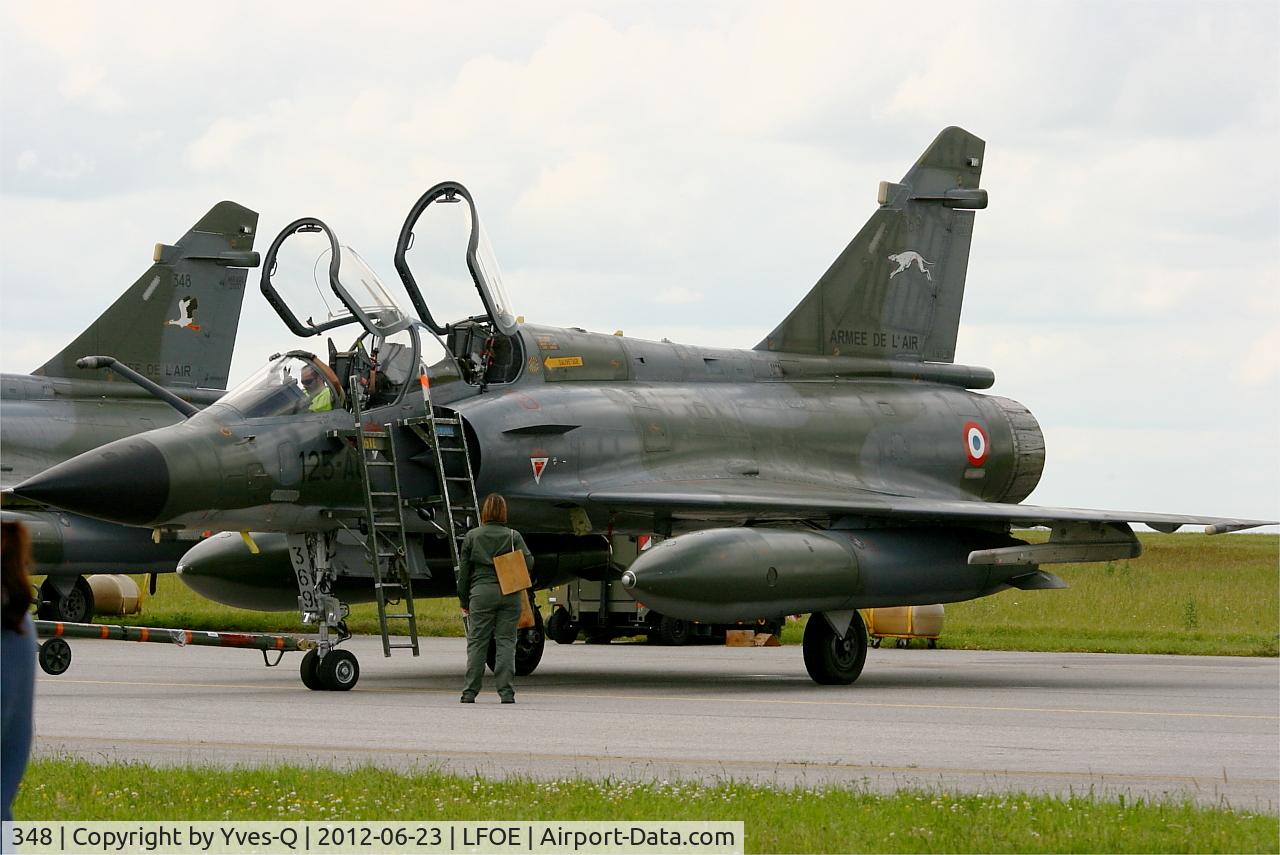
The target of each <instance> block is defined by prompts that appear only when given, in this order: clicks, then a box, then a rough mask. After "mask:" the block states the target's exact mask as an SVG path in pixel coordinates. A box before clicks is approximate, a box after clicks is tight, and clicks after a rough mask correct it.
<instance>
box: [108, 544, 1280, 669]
mask: <svg viewBox="0 0 1280 855" xmlns="http://www.w3.org/2000/svg"><path fill="white" fill-rule="evenodd" d="M1025 536H1026V537H1027V538H1028V539H1029V540H1043V539H1044V533H1043V532H1035V531H1033V532H1027V533H1025ZM1141 539H1142V543H1143V548H1144V554H1143V556H1142V557H1141V558H1138V559H1134V560H1130V561H1119V562H1114V563H1111V564H1105V565H1102V564H1065V565H1058V566H1054V567H1051V568H1048V569H1051V570H1053V572H1055V573H1057V574H1058V575H1060V576H1062V577H1063V578H1064V579H1065V580H1066V581H1067V582H1068V583H1069V584H1070V586H1071V587H1070V588H1068V589H1067V590H1061V591H1017V590H1011V591H1004V592H1002V593H999V594H996V595H995V596H991V597H984V598H982V599H979V600H971V601H969V602H964V603H952V604H948V605H947V616H946V625H945V627H944V630H943V636H942V639H941V641H940V645H941V646H942V647H952V648H966V649H987V650H1045V651H1082V652H1107V653H1187V654H1216V655H1232V656H1276V655H1278V654H1280V585H1278V584H1277V579H1278V576H1277V566H1278V564H1280V537H1277V536H1275V535H1247V534H1237V535H1228V536H1217V537H1209V536H1207V535H1203V534H1143V535H1141ZM139 581H144V580H142V578H141V577H139ZM540 596H541V597H542V598H543V600H544V602H545V594H542V595H540ZM417 605H418V615H419V618H418V625H419V628H420V632H421V634H423V635H431V636H460V635H461V634H462V623H461V621H460V620H459V618H458V608H457V602H456V601H455V600H453V599H444V600H419V601H418V604H417ZM544 613H545V611H544ZM102 620H104V621H105V620H114V622H117V623H145V624H148V625H152V626H182V627H188V628H193V629H239V630H249V631H281V632H299V631H302V626H301V624H300V623H299V621H298V618H297V615H296V614H293V613H289V612H254V611H246V610H243V609H234V608H230V607H227V606H221V605H218V604H216V603H212V602H209V601H208V600H204V599H201V598H200V597H198V596H196V595H195V594H193V593H192V592H191V591H189V590H188V589H187V588H186V587H185V586H183V585H182V583H181V582H180V581H178V579H177V577H176V576H172V575H169V576H161V577H160V587H159V590H158V592H157V593H156V595H155V596H154V597H151V598H149V599H148V601H147V603H146V607H145V610H144V612H143V614H142V615H140V616H131V617H128V618H116V619H105V618H104V619H102ZM350 625H351V628H352V629H353V631H355V632H363V633H376V632H377V631H378V621H377V613H376V611H375V610H374V607H373V606H371V605H365V606H356V607H354V608H353V609H352V614H351V620H350ZM801 633H802V625H800V624H794V623H793V624H791V625H789V626H788V627H787V628H786V630H785V631H784V632H783V636H782V640H783V642H784V643H796V644H798V643H799V641H800V637H801ZM917 643H919V642H917Z"/></svg>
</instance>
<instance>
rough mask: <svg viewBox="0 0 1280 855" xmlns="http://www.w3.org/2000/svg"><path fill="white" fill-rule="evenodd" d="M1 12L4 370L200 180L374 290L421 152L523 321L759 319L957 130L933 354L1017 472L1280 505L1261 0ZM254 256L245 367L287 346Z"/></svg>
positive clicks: (179, 217)
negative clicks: (997, 398) (1011, 422)
mask: <svg viewBox="0 0 1280 855" xmlns="http://www.w3.org/2000/svg"><path fill="white" fill-rule="evenodd" d="M0 9H3V18H2V25H0V32H2V35H0V74H2V78H0V80H2V84H0V85H2V86H3V90H2V92H0V99H2V100H0V103H2V104H3V114H2V120H3V124H2V126H0V133H2V152H3V153H2V162H0V205H2V207H0V219H2V225H3V252H2V254H0V265H2V266H0V274H2V276H0V368H2V369H3V370H4V371H8V372H22V373H25V372H28V371H30V370H31V369H33V368H35V367H36V366H38V365H40V364H41V363H42V362H43V361H44V360H45V359H47V358H48V357H49V356H50V355H51V354H53V353H55V352H57V351H58V350H60V349H61V348H62V347H63V346H64V345H65V344H66V343H67V342H68V341H69V340H70V339H71V338H73V337H74V335H75V334H76V333H77V332H79V331H80V330H81V329H83V328H84V327H85V326H86V325H87V324H88V323H90V322H91V321H92V320H93V319H94V318H95V317H96V316H97V315H98V314H99V313H100V312H101V311H102V310H103V309H104V308H105V307H106V306H107V305H109V304H110V302H111V301H112V300H113V299H114V298H115V297H116V296H117V295H118V294H119V293H120V292H121V291H123V290H124V288H126V287H127V286H128V285H129V284H131V283H132V282H133V280H134V279H135V278H136V277H137V276H138V275H139V274H140V273H141V272H142V271H143V270H144V269H145V268H146V266H147V265H148V264H149V260H150V253H151V246H152V244H153V243H155V242H156V241H166V242H172V241H174V240H175V239H177V238H178V237H179V236H180V235H181V234H182V233H183V232H184V231H185V230H186V229H187V228H188V227H189V226H190V225H191V224H192V223H193V222H195V220H196V219H197V218H198V217H199V216H200V215H201V214H203V213H204V212H205V211H206V210H207V209H208V208H209V207H210V206H211V205H212V204H213V203H214V202H215V201H217V200H219V199H234V200H236V201H239V202H241V203H243V204H245V205H248V206H249V207H251V208H254V209H255V210H258V211H260V212H261V220H260V224H259V232H260V238H259V246H258V248H259V249H260V250H262V251H265V249H266V245H267V242H268V241H269V239H270V238H271V237H273V236H274V235H275V233H276V232H277V231H278V230H279V229H280V228H282V227H283V226H284V225H285V224H286V223H288V222H289V221H291V220H293V219H295V218H297V217H300V216H304V215H311V216H318V217H321V218H322V219H324V220H326V221H327V222H328V223H329V224H330V225H331V226H333V227H334V229H335V231H337V232H338V234H339V235H340V237H341V239H342V240H343V241H344V242H347V243H350V244H351V245H352V246H355V247H357V248H359V249H360V251H361V253H362V254H363V255H364V256H365V258H366V259H367V260H368V261H369V262H370V263H371V264H372V265H373V266H374V268H375V269H376V270H377V271H378V272H379V273H380V274H381V275H382V277H383V278H384V280H385V281H387V282H388V284H393V283H394V284H396V287H397V288H398V280H397V279H396V278H395V274H394V270H393V268H392V266H391V256H392V252H393V250H394V244H395V239H396V236H397V233H398V231H399V228H400V224H401V222H402V220H403V218H404V216H405V214H406V212H407V210H408V208H409V206H410V205H411V204H412V202H413V201H414V200H415V199H416V198H417V197H418V195H420V194H421V193H422V191H424V190H425V189H426V188H427V187H429V186H430V185H432V184H434V183H435V182H437V181H440V180H442V179H446V178H452V179H456V180H460V181H462V182H464V183H465V184H467V185H468V187H469V188H470V189H471V190H472V192H473V194H474V195H475V197H476V200H477V204H478V207H479V209H480V213H481V216H482V219H483V220H484V221H485V223H486V227H487V230H488V232H489V235H490V237H491V238H492V241H493V243H494V246H495V249H496V251H497V254H498V257H499V258H500V259H501V262H502V266H503V269H504V273H505V279H506V284H507V288H508V290H509V291H510V293H511V296H512V298H513V301H514V303H515V305H516V308H517V310H518V311H519V312H520V313H522V314H523V315H525V316H526V317H527V319H528V320H530V321H532V322H538V323H548V324H560V325H576V326H583V327H587V328H588V329H595V330H601V331H606V332H612V331H613V330H615V329H623V330H625V331H626V332H627V334H629V335H638V336H643V337H648V338H661V337H663V336H666V337H669V338H671V339H673V340H676V341H682V342H688V343H694V344H714V345H718V346H736V347H751V346H753V345H754V344H755V343H756V342H758V341H759V340H760V339H761V338H762V337H763V336H764V334H766V333H767V332H768V331H769V330H771V329H772V328H773V327H774V326H775V325H776V324H777V322H778V321H779V320H780V319H781V318H782V317H783V316H785V315H786V313H787V312H788V311H789V310H790V309H791V308H792V307H793V306H794V305H795V303H797V302H798V301H799V300H800V298H801V297H803V296H804V294H805V293H806V292H807V291H808V289H809V288H810V287H811V286H812V284H813V283H814V281H815V280H816V279H817V278H818V276H819V275H820V274H821V273H822V272H823V271H824V270H825V269H826V267H827V265H828V264H829V263H830V262H831V261H832V260H833V259H834V258H835V256H836V254H837V253H838V252H839V251H840V250H841V249H842V248H843V247H844V245H845V243H847V241H848V240H849V238H850V237H851V236H852V235H853V234H854V232H856V231H857V229H858V228H859V227H860V226H861V224H862V223H863V222H864V221H865V220H866V218H867V217H869V216H870V215H871V213H872V211H873V210H874V208H875V194H876V185H877V182H878V181H880V180H881V179H889V180H897V179H899V178H901V177H902V175H903V174H904V173H905V172H906V170H907V168H908V167H909V166H910V164H911V163H912V162H913V161H914V160H915V158H916V157H917V156H918V155H919V153H920V152H921V151H922V150H923V149H924V147H925V146H926V145H927V144H928V143H929V142H930V140H932V139H933V137H934V136H935V135H936V134H937V132H938V131H939V130H940V129H941V128H942V127H944V126H946V125H949V124H956V125H961V126H962V127H964V128H966V129H968V130H970V131H972V132H973V133H975V134H977V135H978V136H981V137H983V138H984V139H985V140H986V141H987V152H986V162H985V164H984V170H983V176H982V184H983V186H984V187H985V188H987V190H988V191H989V193H990V196H991V206H990V208H988V209H987V210H985V211H981V212H979V213H978V215H977V223H976V228H975V236H974V242H973V252H972V257H971V261H970V265H969V278H968V286H967V293H966V301H965V307H964V315H963V322H962V324H961V329H960V340H959V345H958V349H957V356H956V360H957V361H958V362H964V363H969V364H977V365H984V366H987V367H990V368H992V369H993V370H994V371H995V373H996V378H997V379H996V385H995V387H994V389H993V392H994V393H995V394H1000V395H1005V396H1008V397H1012V398H1015V399H1017V400H1019V401H1022V402H1023V403H1024V404H1026V405H1027V406H1029V407H1030V408H1031V409H1032V411H1033V412H1034V413H1035V414H1036V415H1037V417H1038V418H1039V420H1040V423H1041V425H1042V427H1043V429H1044V433H1045V436H1046V439H1047V444H1048V464H1047V466H1046V469H1045V475H1044V479H1043V480H1042V482H1041V485H1040V487H1039V489H1037V491H1036V492H1035V493H1034V494H1033V495H1032V497H1031V499H1030V501H1032V502H1036V503H1040V504H1055V505H1059V504H1060V505H1074V506H1083V507H1096V508H1116V509H1126V510H1127V509H1144V510H1159V511H1169V512H1187V513H1215V514H1218V513H1220V514H1230V515H1245V516H1253V517H1272V518H1274V517H1276V515H1277V514H1278V513H1280V487H1278V484H1280V477H1278V476H1280V453H1278V451H1277V443H1278V440H1280V201H1278V200H1280V195H1278V191H1280V180H1278V173H1280V166H1278V165H1277V164H1278V163H1280V160H1278V159H1277V157H1276V152H1277V151H1280V122H1278V117H1277V102H1278V98H1277V95H1278V93H1280V56H1278V54H1277V44H1280V20H1278V15H1277V4H1276V3H1275V2H1273V0H1267V1H1266V2H1259V3H1235V2H1215V3H1171V2H1160V3H1114V2H1105V3H1081V2H1072V3H1061V4H1057V3H1024V2H1015V3H1008V4H1003V3H983V2H973V3H963V4H960V3H951V2H945V3H924V4H914V3H893V4H889V3H877V4H855V3H849V2H839V3H833V4H831V5H824V4H819V3H814V2H806V3H800V4H797V3H746V2H731V3H633V4H610V3H549V2H545V3H524V4H481V3H469V4H461V3H450V4H443V3H441V4H430V5H428V4H420V3H416V2H415V3H404V4H398V3H389V2H379V3H371V4H364V6H363V8H358V7H357V6H356V5H355V4H351V3H322V2H314V0H313V1H312V2H307V3H291V2H275V3H269V4H268V3H245V4H238V3H234V2H225V0H224V2H220V3H217V4H213V5H210V4H203V5H195V4H189V5H187V4H175V3H171V2H166V3H159V4H153V5H151V4H146V3H129V4H115V3H87V4H70V3H59V2H43V3H22V4H19V3H16V2H5V3H4V4H3V5H2V6H0ZM461 251H462V248H461V247H459V248H458V264H459V272H461V268H460V265H461ZM257 281H258V273H257V272H256V271H255V272H253V273H252V274H251V276H250V283H251V287H250V289H249V292H248V295H247V297H246V300H245V308H244V315H243V322H242V325H241V332H240V338H239V344H238V347H237V353H236V358H235V362H234V364H233V367H232V382H233V383H234V382H237V381H238V380H240V379H243V378H244V377H245V376H247V375H248V374H249V373H250V372H251V371H253V370H254V368H255V367H257V366H258V365H259V364H260V363H261V362H263V361H264V359H265V358H266V357H267V356H268V355H269V354H271V353H273V352H276V351H279V350H283V349H286V348H287V347H292V346H304V344H305V343H304V342H300V341H298V340H296V339H293V338H292V337H291V336H290V335H289V333H288V331H287V330H286V329H285V327H284V325H283V324H282V323H281V322H280V320H279V319H278V318H277V317H276V315H275V314H274V313H273V312H272V311H271V309H270V308H269V307H268V306H267V304H266V302H265V300H263V299H262V297H261V295H260V294H259V293H258V291H257V287H256V286H257ZM311 344H312V345H313V344H314V340H312V341H311Z"/></svg>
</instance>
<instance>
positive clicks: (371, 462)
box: [364, 460, 395, 466]
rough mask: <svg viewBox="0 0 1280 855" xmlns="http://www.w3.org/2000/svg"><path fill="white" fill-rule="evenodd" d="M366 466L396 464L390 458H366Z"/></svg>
mask: <svg viewBox="0 0 1280 855" xmlns="http://www.w3.org/2000/svg"><path fill="white" fill-rule="evenodd" d="M364 465H365V466H395V464H394V463H392V462H391V461H390V460H366V461H365V462H364Z"/></svg>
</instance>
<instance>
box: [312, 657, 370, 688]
mask: <svg viewBox="0 0 1280 855" xmlns="http://www.w3.org/2000/svg"><path fill="white" fill-rule="evenodd" d="M316 676H318V677H319V678H320V685H321V686H322V687H323V688H325V689H327V690H329V691H330V692H348V691H350V690H351V687H352V686H354V685H355V684H356V682H357V681H358V680H359V679H360V663H359V661H357V660H356V657H355V654H354V653H352V652H351V651H350V650H330V651H329V652H328V653H326V654H325V656H324V658H323V659H321V660H320V665H319V667H317V668H316Z"/></svg>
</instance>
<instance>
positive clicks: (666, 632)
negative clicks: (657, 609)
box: [657, 615, 691, 647]
mask: <svg viewBox="0 0 1280 855" xmlns="http://www.w3.org/2000/svg"><path fill="white" fill-rule="evenodd" d="M690 635H691V631H690V627H689V622H688V621H683V620H680V619H679V618H673V617H669V616H668V615H663V616H662V618H661V619H659V621H658V633H657V637H658V643H659V644H665V645H667V646H668V647H681V646H683V645H685V644H688V643H689V636H690Z"/></svg>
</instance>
